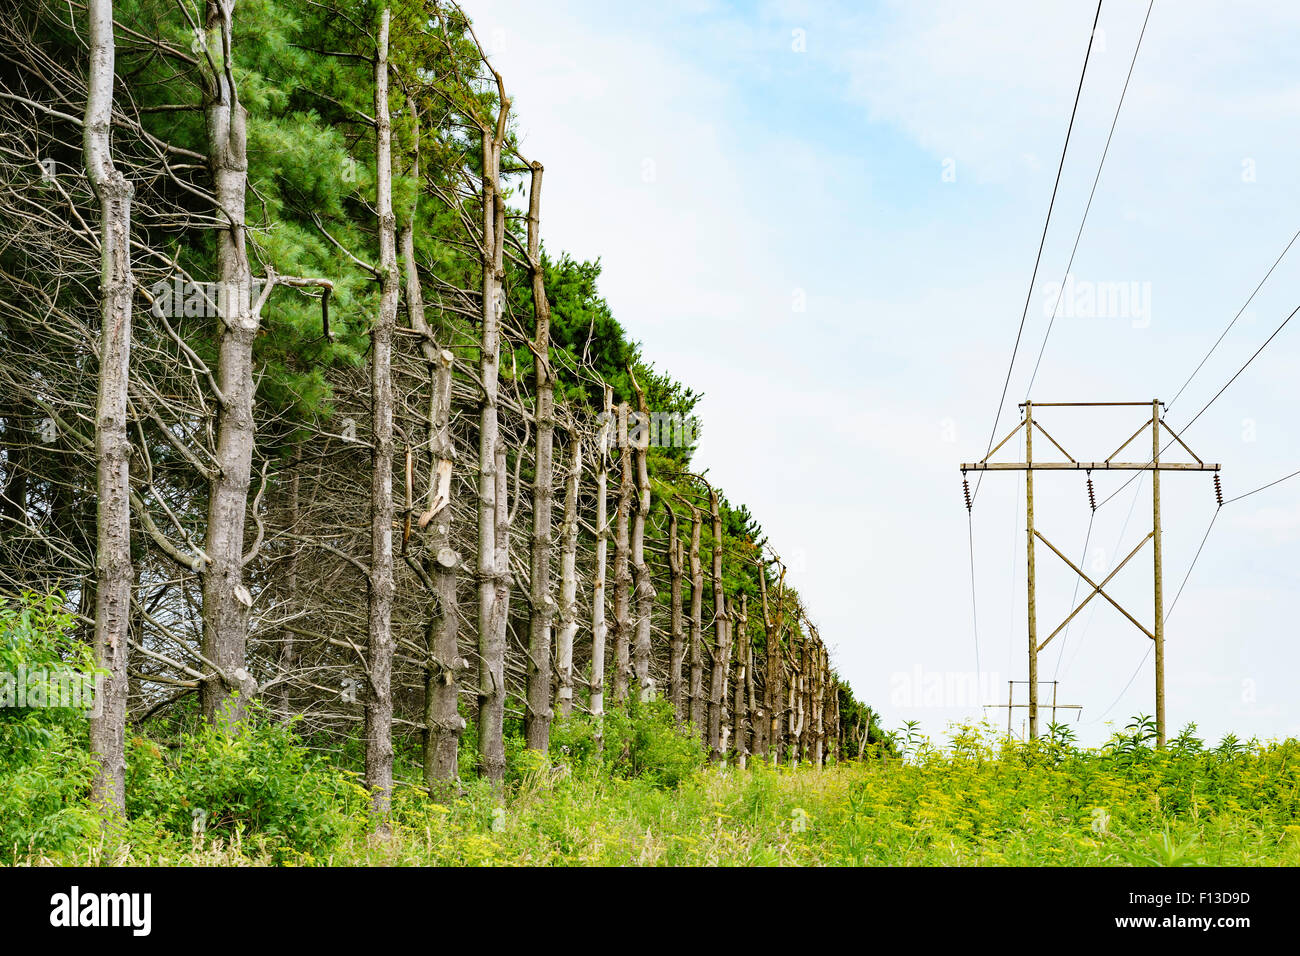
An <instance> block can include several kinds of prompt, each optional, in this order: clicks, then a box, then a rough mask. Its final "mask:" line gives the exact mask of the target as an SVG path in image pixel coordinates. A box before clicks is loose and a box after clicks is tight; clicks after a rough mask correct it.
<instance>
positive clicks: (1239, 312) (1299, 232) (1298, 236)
mask: <svg viewBox="0 0 1300 956" xmlns="http://www.w3.org/2000/svg"><path fill="white" fill-rule="evenodd" d="M1297 239H1300V229H1297V230H1296V234H1295V235H1294V236H1292V237H1291V241H1290V242H1288V243H1287V244H1286V248H1285V249H1283V250H1282V252H1281V254H1280V255H1279V256H1278V257H1277V258H1276V259H1275V260H1273V264H1272V265H1271V266H1269V269H1268V272H1266V273H1264V278H1262V279H1260V280H1259V285H1257V286H1255V289H1254V291H1253V292H1251V293H1250V298H1249V299H1247V300H1246V301H1245V302H1244V303H1243V304H1242V306H1241V308H1240V309H1238V310H1237V314H1236V315H1234V316H1233V317H1232V321H1231V322H1229V323H1228V327H1227V328H1226V329H1224V330H1223V332H1221V333H1220V334H1219V337H1218V338H1217V339H1216V340H1215V342H1214V344H1213V345H1212V346H1210V350H1209V351H1208V352H1206V353H1205V358H1203V359H1201V364H1200V365H1198V366H1196V368H1194V369H1193V370H1192V374H1191V375H1189V376H1187V381H1186V382H1183V386H1182V388H1180V389H1179V390H1178V391H1177V393H1175V395H1174V397H1173V398H1172V399H1171V400H1170V402H1169V404H1168V405H1166V406H1165V409H1166V410H1168V409H1169V408H1171V407H1172V406H1173V404H1174V402H1176V401H1178V396H1179V395H1182V394H1183V390H1184V389H1186V388H1187V386H1188V385H1190V384H1191V381H1192V379H1194V378H1195V377H1196V373H1197V372H1199V371H1200V370H1201V368H1202V367H1203V366H1204V365H1205V363H1206V362H1208V361H1209V360H1210V356H1211V355H1213V354H1214V350H1215V349H1217V348H1218V347H1219V343H1220V342H1222V341H1223V339H1224V337H1225V336H1227V334H1228V333H1229V332H1231V331H1232V327H1233V326H1234V325H1236V324H1237V320H1238V319H1239V318H1241V316H1242V314H1243V313H1244V312H1245V311H1246V309H1247V308H1248V307H1249V306H1250V303H1251V302H1252V301H1253V300H1254V298H1255V295H1256V294H1257V293H1258V292H1259V290H1260V289H1262V288H1263V287H1264V283H1265V282H1267V281H1268V277H1269V276H1271V275H1272V274H1273V270H1274V269H1276V268H1277V267H1278V264H1279V263H1280V262H1281V261H1282V260H1283V259H1284V258H1285V257H1286V254H1287V253H1288V252H1289V251H1291V247H1292V246H1293V245H1295V241H1296V240H1297Z"/></svg>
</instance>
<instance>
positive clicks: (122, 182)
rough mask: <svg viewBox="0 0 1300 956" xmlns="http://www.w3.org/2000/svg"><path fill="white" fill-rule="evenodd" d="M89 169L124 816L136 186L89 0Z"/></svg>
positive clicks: (106, 31) (105, 648)
mask: <svg viewBox="0 0 1300 956" xmlns="http://www.w3.org/2000/svg"><path fill="white" fill-rule="evenodd" d="M88 13H89V19H90V75H89V77H88V81H87V99H86V120H85V162H86V171H87V173H88V175H89V176H90V182H91V185H92V186H93V187H94V190H95V192H96V194H97V195H98V197H99V210H100V335H99V397H98V403H97V405H96V408H95V462H96V471H97V473H98V481H97V487H98V493H99V502H98V507H99V511H98V520H97V532H98V534H97V546H98V547H97V553H96V560H95V568H96V571H97V580H96V587H95V638H94V653H95V663H96V665H97V666H98V667H100V668H102V669H103V670H104V671H106V672H107V674H106V676H105V677H104V680H103V684H102V687H101V690H100V692H99V697H100V699H99V700H98V701H97V702H96V703H97V704H99V705H100V708H99V710H100V712H99V713H98V714H96V715H95V716H93V717H92V718H91V720H90V746H91V751H92V752H93V753H94V755H95V757H96V761H97V767H96V771H95V778H94V782H93V784H92V786H91V798H92V799H93V800H94V801H95V802H96V803H98V804H100V805H102V806H103V807H104V808H105V809H106V810H107V811H108V812H110V813H111V814H112V815H113V816H114V817H116V818H117V819H119V820H124V819H125V818H126V750H125V748H126V698H127V666H126V665H127V653H128V651H127V649H128V646H129V639H130V628H131V585H132V581H133V578H134V573H133V571H132V565H131V501H130V492H131V487H130V481H131V476H130V459H131V446H130V444H129V443H128V441H127V437H126V415H127V378H128V375H129V373H130V366H131V299H132V295H133V294H134V284H135V280H134V277H133V275H132V272H131V199H132V196H133V195H134V192H135V190H134V188H133V187H132V185H131V184H130V183H129V182H127V181H126V178H125V177H124V176H123V175H122V174H121V173H120V172H119V171H118V170H117V168H116V166H115V165H114V163H113V158H112V153H111V151H110V144H109V128H110V124H111V120H112V112H113V61H114V43H113V4H112V0H90V4H89V10H88Z"/></svg>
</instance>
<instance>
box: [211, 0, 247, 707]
mask: <svg viewBox="0 0 1300 956" xmlns="http://www.w3.org/2000/svg"><path fill="white" fill-rule="evenodd" d="M233 16H234V5H233V4H224V3H221V2H218V0H207V7H206V14H205V21H204V22H205V27H206V34H205V37H206V39H205V42H206V44H207V49H208V50H210V51H211V55H212V58H213V60H214V61H215V62H216V63H218V64H220V69H219V70H213V69H212V67H211V65H210V64H209V62H208V58H207V56H200V57H198V61H199V64H200V70H201V72H202V78H203V109H204V114H205V118H206V125H207V136H208V148H209V165H210V168H211V172H212V180H213V188H214V193H215V195H216V211H217V217H218V218H219V219H220V220H222V222H223V225H222V227H221V228H220V229H218V230H217V231H216V247H217V283H218V292H217V306H218V309H217V311H218V314H219V324H218V331H217V335H218V345H217V388H218V389H219V390H220V393H221V394H220V396H219V399H218V403H217V415H216V419H217V420H216V432H217V448H216V466H215V467H214V468H213V469H212V470H211V479H210V482H209V488H208V526H207V533H206V536H205V539H204V553H205V554H206V556H207V559H208V563H207V565H206V567H205V569H204V572H203V642H202V643H203V656H204V657H206V658H207V659H208V660H209V661H211V662H212V664H213V665H215V666H216V673H214V674H211V675H209V676H207V677H205V678H204V679H203V681H202V682H201V684H200V688H199V698H200V703H201V709H202V712H203V717H204V719H206V720H208V721H214V720H216V719H217V717H218V716H219V715H224V717H225V718H226V719H228V720H231V721H240V720H242V719H243V716H244V710H245V698H247V697H248V696H250V695H251V694H253V693H255V692H256V684H254V683H253V680H252V678H251V677H250V676H249V675H248V673H247V672H246V671H245V670H244V661H245V656H246V652H247V645H248V612H249V608H251V607H252V604H253V597H252V595H251V594H250V593H249V590H248V588H247V587H245V585H244V553H243V552H244V525H245V522H246V520H247V516H248V486H249V478H250V475H251V473H252V464H253V446H254V430H253V429H254V423H253V393H254V391H255V388H256V385H255V382H254V378H253V342H254V340H255V339H256V338H257V333H258V327H259V325H260V324H261V319H260V316H259V314H258V310H255V309H254V308H253V300H252V273H251V272H250V271H249V264H248V255H247V242H246V236H245V230H246V224H245V218H244V207H245V198H246V197H245V194H246V190H247V187H248V157H247V141H248V132H247V128H248V114H247V111H246V110H245V109H244V107H243V104H242V103H240V101H239V92H238V90H237V89H236V88H235V84H234V64H233V62H232V61H233V51H232V43H233V32H234V24H233ZM232 693H233V694H235V695H236V696H234V697H232V696H231V695H232Z"/></svg>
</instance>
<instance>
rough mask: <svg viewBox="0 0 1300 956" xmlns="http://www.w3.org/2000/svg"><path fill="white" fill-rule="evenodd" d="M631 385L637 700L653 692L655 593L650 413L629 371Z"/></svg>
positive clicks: (651, 696) (649, 695) (645, 699)
mask: <svg viewBox="0 0 1300 956" xmlns="http://www.w3.org/2000/svg"><path fill="white" fill-rule="evenodd" d="M629 372H630V370H629ZM632 387H633V388H634V389H636V397H637V411H638V415H639V418H638V421H637V428H636V433H635V440H633V441H631V442H629V444H630V445H631V446H632V453H633V459H634V460H635V463H636V502H635V504H636V507H635V509H634V510H633V512H632V573H633V577H634V579H635V596H636V624H635V633H636V642H635V645H634V651H633V672H634V674H635V675H636V683H637V690H638V693H639V695H640V698H641V700H642V701H648V700H651V699H653V698H654V696H655V681H654V677H653V676H652V675H651V672H650V623H651V621H650V618H651V611H652V609H653V608H654V603H655V597H656V595H655V588H654V582H653V581H652V580H651V576H650V566H649V565H648V564H646V559H645V529H646V520H647V519H648V518H649V516H650V505H651V498H650V470H649V462H648V458H649V449H650V414H649V411H648V410H647V408H646V400H645V392H643V391H642V390H641V386H640V385H638V384H637V381H636V376H635V375H632Z"/></svg>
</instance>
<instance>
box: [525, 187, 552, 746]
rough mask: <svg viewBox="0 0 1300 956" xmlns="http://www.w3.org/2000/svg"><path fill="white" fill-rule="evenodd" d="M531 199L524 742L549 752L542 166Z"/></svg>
mask: <svg viewBox="0 0 1300 956" xmlns="http://www.w3.org/2000/svg"><path fill="white" fill-rule="evenodd" d="M532 170H533V173H532V187H531V188H530V189H529V194H528V268H529V272H530V274H531V277H532V284H533V318H534V325H535V335H534V341H533V363H534V365H535V367H536V372H537V375H536V381H537V444H536V453H535V467H534V478H533V540H532V554H531V563H530V574H529V577H530V586H531V594H530V598H531V602H530V610H529V617H528V666H527V673H528V699H527V707H526V708H525V716H524V739H525V741H526V743H527V745H528V746H529V747H530V748H531V749H533V750H541V751H543V752H545V751H546V750H547V748H548V747H549V746H550V740H551V717H552V716H553V712H552V710H551V627H552V620H553V618H554V614H555V598H554V597H553V596H552V595H553V592H554V588H553V587H552V582H551V553H552V550H553V549H554V547H555V545H554V542H553V541H552V540H551V504H552V499H553V498H554V492H553V490H552V487H551V486H552V482H553V481H554V460H553V451H554V449H553V435H554V430H555V407H554V404H555V399H554V392H555V377H554V374H553V373H552V371H551V359H550V355H551V307H550V305H549V303H548V302H547V301H546V282H545V277H544V276H543V274H542V252H541V243H542V240H541V234H540V227H541V223H540V218H541V204H542V164H541V163H533V164H532Z"/></svg>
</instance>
